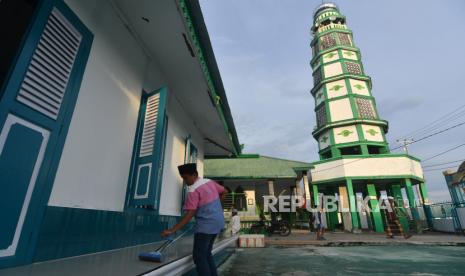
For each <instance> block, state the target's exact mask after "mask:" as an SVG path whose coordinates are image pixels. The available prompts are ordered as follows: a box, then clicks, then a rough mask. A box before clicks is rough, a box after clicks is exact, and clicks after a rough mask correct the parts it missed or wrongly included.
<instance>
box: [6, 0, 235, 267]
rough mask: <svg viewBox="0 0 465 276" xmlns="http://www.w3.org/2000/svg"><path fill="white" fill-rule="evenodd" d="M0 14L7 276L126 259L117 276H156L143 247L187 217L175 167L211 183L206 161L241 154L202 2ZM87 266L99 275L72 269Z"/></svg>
mask: <svg viewBox="0 0 465 276" xmlns="http://www.w3.org/2000/svg"><path fill="white" fill-rule="evenodd" d="M0 12H1V20H2V27H1V28H2V33H3V34H5V35H4V37H2V54H1V55H2V56H1V60H2V61H1V68H0V69H1V72H0V84H1V88H0V194H1V197H2V198H1V200H0V219H1V223H0V268H5V267H14V266H20V265H27V264H32V263H34V265H33V268H34V269H38V270H41V269H42V271H43V269H44V268H41V267H43V266H44V265H45V264H46V263H47V262H46V261H50V260H57V259H64V258H68V257H77V258H71V259H72V260H70V259H69V258H68V259H66V260H68V261H66V262H64V263H68V264H69V263H72V262H73V260H79V258H81V257H83V258H87V257H89V256H90V257H89V258H91V257H92V256H98V254H100V253H101V252H107V253H108V252H109V250H112V251H111V256H112V257H111V258H115V259H114V260H124V263H123V265H124V267H121V268H120V269H118V268H116V267H115V268H114V269H113V270H112V271H114V274H113V273H112V275H117V273H119V275H136V274H141V273H143V272H146V271H147V270H148V269H150V268H153V267H154V266H155V264H152V265H147V264H142V265H141V264H140V262H138V261H137V250H138V249H137V246H142V245H144V244H150V243H154V242H158V241H160V240H161V237H160V232H161V231H162V230H163V229H165V228H167V227H169V226H172V225H173V224H174V223H175V222H176V221H177V220H178V219H179V217H180V216H181V212H182V210H181V208H182V203H183V202H182V200H183V193H184V189H183V182H182V179H181V178H180V177H179V175H178V170H177V166H178V165H180V164H183V163H185V162H197V164H198V168H199V172H200V175H203V162H204V157H205V156H218V155H220V156H235V155H239V154H240V151H241V149H240V145H239V142H238V138H237V135H236V130H235V127H234V123H233V120H232V116H231V111H230V109H229V106H228V101H227V98H226V94H225V91H224V88H223V84H222V80H221V76H220V74H219V70H218V67H217V64H216V61H215V57H214V54H213V50H212V47H211V45H210V40H209V36H208V32H207V30H206V26H205V23H204V21H203V17H202V13H201V10H200V5H199V3H198V1H195V0H193V1H185V0H176V1H132V0H112V1H80V0H66V1H62V0H3V1H0ZM128 248H129V249H128ZM183 248H185V250H186V249H187V251H188V252H190V251H191V248H190V246H185V245H184V246H183ZM148 249H149V248H148V247H146V248H145V250H148ZM150 249H152V250H153V249H154V247H153V246H152V247H151V248H150ZM179 252H182V251H179ZM179 252H178V253H179ZM91 253H98V254H95V255H92V254H91ZM178 253H177V254H178ZM102 254H106V253H102ZM188 254H189V253H188ZM86 256H87V257H86ZM106 256H108V255H106ZM97 258H98V257H97ZM111 258H110V259H108V258H107V257H103V256H101V260H111ZM87 260H88V259H87ZM38 262H40V263H41V264H40V265H36V263H38ZM116 262H118V261H114V264H113V265H115V264H116ZM64 263H60V262H53V264H54V265H57V264H59V265H58V266H59V267H62V268H63V270H61V272H62V273H59V272H57V271H55V270H54V271H55V272H56V273H55V274H57V275H58V274H67V273H68V272H71V269H69V267H66V266H65V265H64ZM92 265H93V267H94V268H96V269H100V270H99V271H103V270H101V269H103V268H102V267H99V266H102V265H103V266H104V262H103V261H102V262H92V261H87V262H86V261H81V263H80V265H77V267H79V269H76V270H74V271H80V269H82V274H86V272H87V273H91V274H93V275H95V274H97V273H96V272H95V271H94V272H89V271H91V270H88V269H90V267H92ZM52 266H53V265H52ZM26 270H27V269H26ZM50 271H51V270H50ZM63 271H67V272H63ZM23 272H24V270H23ZM11 273H13V272H11ZM29 273H32V271H31V270H27V274H29ZM50 273H52V272H50ZM0 274H2V272H0ZM7 274H8V273H7ZM19 274H21V273H19ZM19 274H16V275H19ZM52 274H53V273H52ZM103 274H108V273H106V272H103ZM10 275H11V274H10ZM47 275H50V274H47Z"/></svg>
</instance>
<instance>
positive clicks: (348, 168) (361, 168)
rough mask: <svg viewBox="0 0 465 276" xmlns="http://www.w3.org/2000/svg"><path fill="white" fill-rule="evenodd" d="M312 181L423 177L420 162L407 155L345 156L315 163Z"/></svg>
mask: <svg viewBox="0 0 465 276" xmlns="http://www.w3.org/2000/svg"><path fill="white" fill-rule="evenodd" d="M311 173H312V181H313V182H318V181H325V180H330V179H335V178H342V177H357V176H364V177H375V176H386V177H389V176H393V177H395V176H405V175H412V176H416V177H419V178H423V170H422V168H421V165H420V162H418V161H416V160H412V159H410V158H408V157H403V156H400V157H372V158H346V159H339V160H334V161H329V162H325V163H321V164H315V168H314V169H312V170H311Z"/></svg>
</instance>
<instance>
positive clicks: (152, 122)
mask: <svg viewBox="0 0 465 276" xmlns="http://www.w3.org/2000/svg"><path fill="white" fill-rule="evenodd" d="M159 103H160V94H155V95H152V96H150V97H149V98H148V99H147V107H146V108H147V109H146V112H145V120H144V128H143V131H142V142H141V147H140V153H139V157H143V156H149V155H152V153H153V144H154V141H155V133H156V130H157V119H158V107H159Z"/></svg>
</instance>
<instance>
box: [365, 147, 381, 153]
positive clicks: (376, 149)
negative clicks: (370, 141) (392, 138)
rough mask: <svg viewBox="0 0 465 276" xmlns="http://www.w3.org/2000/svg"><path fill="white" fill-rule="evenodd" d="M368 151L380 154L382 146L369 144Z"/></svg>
mask: <svg viewBox="0 0 465 276" xmlns="http://www.w3.org/2000/svg"><path fill="white" fill-rule="evenodd" d="M368 153H369V154H380V153H381V147H378V146H368Z"/></svg>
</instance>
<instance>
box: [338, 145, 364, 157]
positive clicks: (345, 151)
mask: <svg viewBox="0 0 465 276" xmlns="http://www.w3.org/2000/svg"><path fill="white" fill-rule="evenodd" d="M339 150H340V151H341V155H359V154H360V153H361V150H360V146H354V147H345V148H340V149H339Z"/></svg>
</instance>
